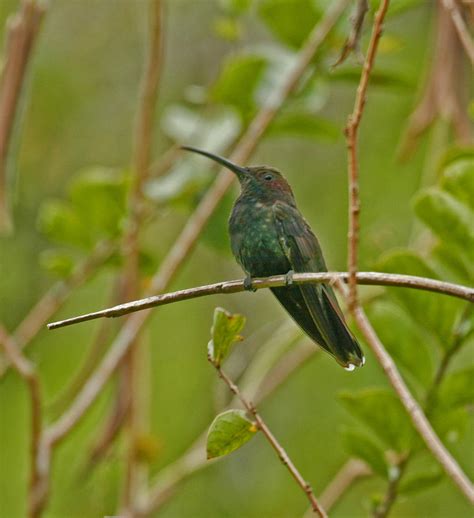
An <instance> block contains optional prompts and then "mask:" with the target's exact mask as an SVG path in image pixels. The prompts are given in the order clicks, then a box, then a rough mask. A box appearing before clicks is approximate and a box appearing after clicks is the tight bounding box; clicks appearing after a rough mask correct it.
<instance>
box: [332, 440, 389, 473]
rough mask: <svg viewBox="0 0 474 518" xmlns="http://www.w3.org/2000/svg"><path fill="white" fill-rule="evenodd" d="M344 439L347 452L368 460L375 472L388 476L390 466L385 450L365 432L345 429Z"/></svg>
mask: <svg viewBox="0 0 474 518" xmlns="http://www.w3.org/2000/svg"><path fill="white" fill-rule="evenodd" d="M342 441H343V444H344V447H345V449H346V450H347V452H348V453H349V454H350V455H352V456H354V457H357V458H358V459H361V460H363V461H364V462H366V463H367V464H368V465H369V466H370V467H371V468H372V469H373V470H374V472H375V473H377V474H379V475H380V476H382V477H384V478H387V476H388V466H387V463H386V462H385V456H384V452H383V450H382V449H381V448H380V447H379V446H378V445H377V444H375V442H374V441H373V440H372V439H370V438H369V437H367V436H366V435H365V434H362V433H359V432H354V431H352V430H345V431H344V432H343V433H342Z"/></svg>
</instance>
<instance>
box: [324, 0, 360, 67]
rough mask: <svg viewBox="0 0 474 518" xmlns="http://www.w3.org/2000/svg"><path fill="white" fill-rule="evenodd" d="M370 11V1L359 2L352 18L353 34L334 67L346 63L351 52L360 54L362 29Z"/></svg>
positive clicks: (346, 42)
mask: <svg viewBox="0 0 474 518" xmlns="http://www.w3.org/2000/svg"><path fill="white" fill-rule="evenodd" d="M368 11H369V2H368V0H357V2H356V7H355V10H354V14H353V15H352V16H351V24H352V27H351V32H350V33H349V36H348V37H347V39H346V41H345V42H344V46H343V47H342V50H341V54H340V55H339V57H338V59H337V61H336V62H335V63H334V65H333V67H337V66H338V65H340V64H341V63H344V61H345V60H346V59H347V57H348V56H349V54H350V53H351V52H356V53H357V54H358V53H359V52H360V48H359V45H360V38H361V36H362V28H363V26H364V20H365V16H366V14H367V12H368Z"/></svg>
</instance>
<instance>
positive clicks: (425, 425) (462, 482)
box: [338, 281, 474, 503]
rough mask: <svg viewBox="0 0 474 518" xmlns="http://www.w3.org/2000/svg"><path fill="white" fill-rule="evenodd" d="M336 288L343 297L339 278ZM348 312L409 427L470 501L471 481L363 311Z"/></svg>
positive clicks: (473, 490)
mask: <svg viewBox="0 0 474 518" xmlns="http://www.w3.org/2000/svg"><path fill="white" fill-rule="evenodd" d="M338 288H339V289H340V290H341V291H343V292H344V293H345V294H346V296H347V290H346V289H345V287H344V286H343V285H342V283H341V282H340V281H339V282H338ZM352 314H353V316H354V320H355V322H356V324H357V326H358V327H359V329H360V331H361V332H362V334H363V336H364V338H365V339H366V341H367V343H368V344H369V345H370V347H371V349H372V351H373V352H374V354H375V356H376V358H377V360H378V362H379V363H380V365H381V367H382V369H383V370H384V372H385V374H386V376H387V378H388V380H389V381H390V383H391V385H392V387H393V388H394V390H395V392H396V394H397V395H398V397H399V398H400V401H401V403H402V405H403V406H404V407H405V410H406V411H407V413H408V415H409V417H410V419H411V421H412V423H413V426H414V427H415V429H416V430H417V431H418V433H419V434H420V436H421V438H422V439H423V441H424V442H425V444H426V446H427V448H428V450H429V451H430V452H431V453H432V455H433V457H434V458H435V459H436V460H437V461H438V462H439V464H440V465H441V467H442V468H443V469H444V471H445V472H446V474H447V475H448V476H449V477H450V478H451V480H452V481H453V482H454V483H455V484H456V485H457V486H458V488H459V489H460V490H461V492H462V493H463V494H464V496H466V498H467V499H468V500H469V501H470V502H473V503H474V487H473V485H472V483H471V481H470V480H469V479H468V478H467V476H466V475H465V473H464V472H463V470H462V469H461V467H460V466H459V464H458V463H457V462H456V460H455V459H454V458H453V456H452V455H451V454H450V453H449V451H448V450H447V449H446V448H445V446H444V444H443V443H442V442H441V440H440V439H439V437H438V436H437V435H436V432H435V431H434V430H433V427H432V426H431V424H430V422H429V421H428V419H427V418H426V416H425V414H424V413H423V410H422V409H421V407H420V405H419V404H418V402H417V401H416V399H415V398H414V397H413V396H412V394H411V393H410V390H409V389H408V387H407V385H406V383H405V382H404V381H403V378H402V376H401V375H400V373H399V372H398V369H397V367H396V365H395V363H394V361H393V360H392V358H391V356H390V355H389V354H388V353H387V351H386V350H385V347H384V346H383V344H382V342H381V341H380V339H379V337H378V336H377V334H376V333H375V331H374V329H373V327H372V325H371V324H370V322H369V320H368V318H367V316H366V314H365V312H364V310H363V309H362V308H361V307H360V306H356V307H355V309H353V311H352Z"/></svg>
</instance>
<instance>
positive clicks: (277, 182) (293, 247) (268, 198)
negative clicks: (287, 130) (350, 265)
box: [184, 147, 364, 370]
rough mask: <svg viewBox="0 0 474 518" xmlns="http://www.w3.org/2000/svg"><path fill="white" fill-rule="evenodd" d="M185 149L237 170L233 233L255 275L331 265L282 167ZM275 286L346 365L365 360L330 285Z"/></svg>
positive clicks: (306, 327) (233, 241)
mask: <svg viewBox="0 0 474 518" xmlns="http://www.w3.org/2000/svg"><path fill="white" fill-rule="evenodd" d="M184 149H188V150H190V151H194V152H196V153H200V154H202V155H205V156H207V157H209V158H211V159H212V160H215V161H217V162H219V163H221V164H223V165H224V166H226V167H227V168H229V169H230V170H231V171H233V172H234V173H235V174H236V175H237V177H238V179H239V182H240V185H241V194H240V196H239V198H238V199H237V201H236V202H235V205H234V208H233V210H232V215H231V217H230V220H229V233H230V238H231V245H232V251H233V253H234V256H235V257H236V259H237V261H238V262H239V264H240V265H241V266H242V268H243V269H244V270H245V272H246V273H247V274H248V275H249V276H250V277H266V276H269V275H278V274H286V273H288V272H289V271H293V272H298V273H302V272H325V271H327V268H326V264H325V262H324V258H323V255H322V252H321V247H320V246H319V243H318V240H317V238H316V236H315V235H314V234H313V232H312V231H311V228H310V227H309V225H308V223H307V222H306V220H305V219H304V218H303V216H302V215H301V213H300V212H299V210H298V208H297V207H296V202H295V199H294V197H293V193H292V191H291V188H290V186H289V185H288V183H287V181H286V180H285V178H283V176H282V175H281V173H280V172H279V171H277V170H276V169H273V168H271V167H268V166H251V167H240V166H237V165H236V164H233V163H232V162H229V161H228V160H226V159H224V158H222V157H219V156H217V155H214V154H211V153H208V152H206V151H202V150H200V149H196V148H191V147H185V148H184ZM272 291H273V293H274V294H275V296H276V297H277V298H278V300H279V301H280V303H281V304H282V305H283V306H284V308H285V309H286V310H287V311H288V313H289V314H290V315H291V316H292V318H293V319H294V320H295V322H296V323H297V324H298V325H299V326H300V327H301V328H302V329H303V330H304V331H305V332H306V333H307V334H308V335H309V336H310V337H311V338H312V339H313V340H314V341H315V342H316V343H317V344H318V345H320V346H321V347H322V348H323V349H324V350H326V351H327V352H328V353H330V354H331V355H332V356H334V358H335V359H336V360H337V361H338V363H340V364H341V365H342V366H343V367H345V368H347V369H349V370H352V369H353V368H354V367H356V366H361V365H363V364H364V355H363V354H362V351H361V349H360V347H359V344H358V343H357V340H356V339H355V338H354V336H353V335H352V333H351V332H350V330H349V328H348V327H347V324H346V323H345V320H344V317H343V315H342V312H341V310H340V308H339V305H338V303H337V300H336V297H335V295H334V292H333V290H332V288H331V287H330V286H329V285H327V284H311V285H309V284H306V285H301V286H297V285H289V286H285V287H281V288H273V289H272Z"/></svg>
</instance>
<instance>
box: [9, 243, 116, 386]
mask: <svg viewBox="0 0 474 518" xmlns="http://www.w3.org/2000/svg"><path fill="white" fill-rule="evenodd" d="M114 249H115V245H114V244H113V243H111V242H101V243H99V244H98V245H97V246H96V247H95V249H94V250H93V251H92V253H91V255H90V256H89V257H87V258H86V259H85V261H84V262H83V263H81V264H80V265H79V266H78V267H77V268H76V269H75V270H74V271H73V273H72V274H71V276H70V277H68V278H67V279H65V280H62V281H60V282H57V283H56V284H54V285H53V286H52V287H51V288H50V289H49V290H48V291H47V292H46V293H45V294H44V295H43V296H42V297H41V298H40V299H39V300H38V302H37V303H36V304H35V305H34V306H33V308H32V309H31V310H30V311H29V313H28V314H27V315H26V317H25V318H24V319H23V320H22V322H21V323H20V324H19V325H18V327H17V328H16V329H15V331H14V332H13V333H12V335H13V339H14V341H15V343H16V346H17V347H18V348H19V349H20V350H22V349H23V348H24V347H26V345H28V344H29V343H30V342H31V340H33V338H34V337H35V336H36V335H37V333H38V332H39V331H41V330H42V329H43V328H44V325H45V323H46V322H47V321H48V319H50V318H51V317H52V316H53V315H54V313H56V312H57V311H58V310H59V309H60V308H61V306H62V305H63V304H64V302H65V301H66V300H67V299H68V297H69V295H70V294H71V293H72V292H73V291H74V290H75V289H76V288H78V287H79V286H81V285H82V284H84V282H86V281H87V280H88V279H89V278H90V277H91V276H92V275H93V274H94V273H95V272H96V271H97V269H98V268H99V267H100V266H101V265H102V264H103V263H104V262H105V261H106V260H107V259H108V258H109V257H110V255H111V254H112V252H113V251H114ZM9 365H10V364H9V362H8V361H2V362H0V377H1V376H3V374H4V373H5V372H6V371H7V370H8V368H9Z"/></svg>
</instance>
